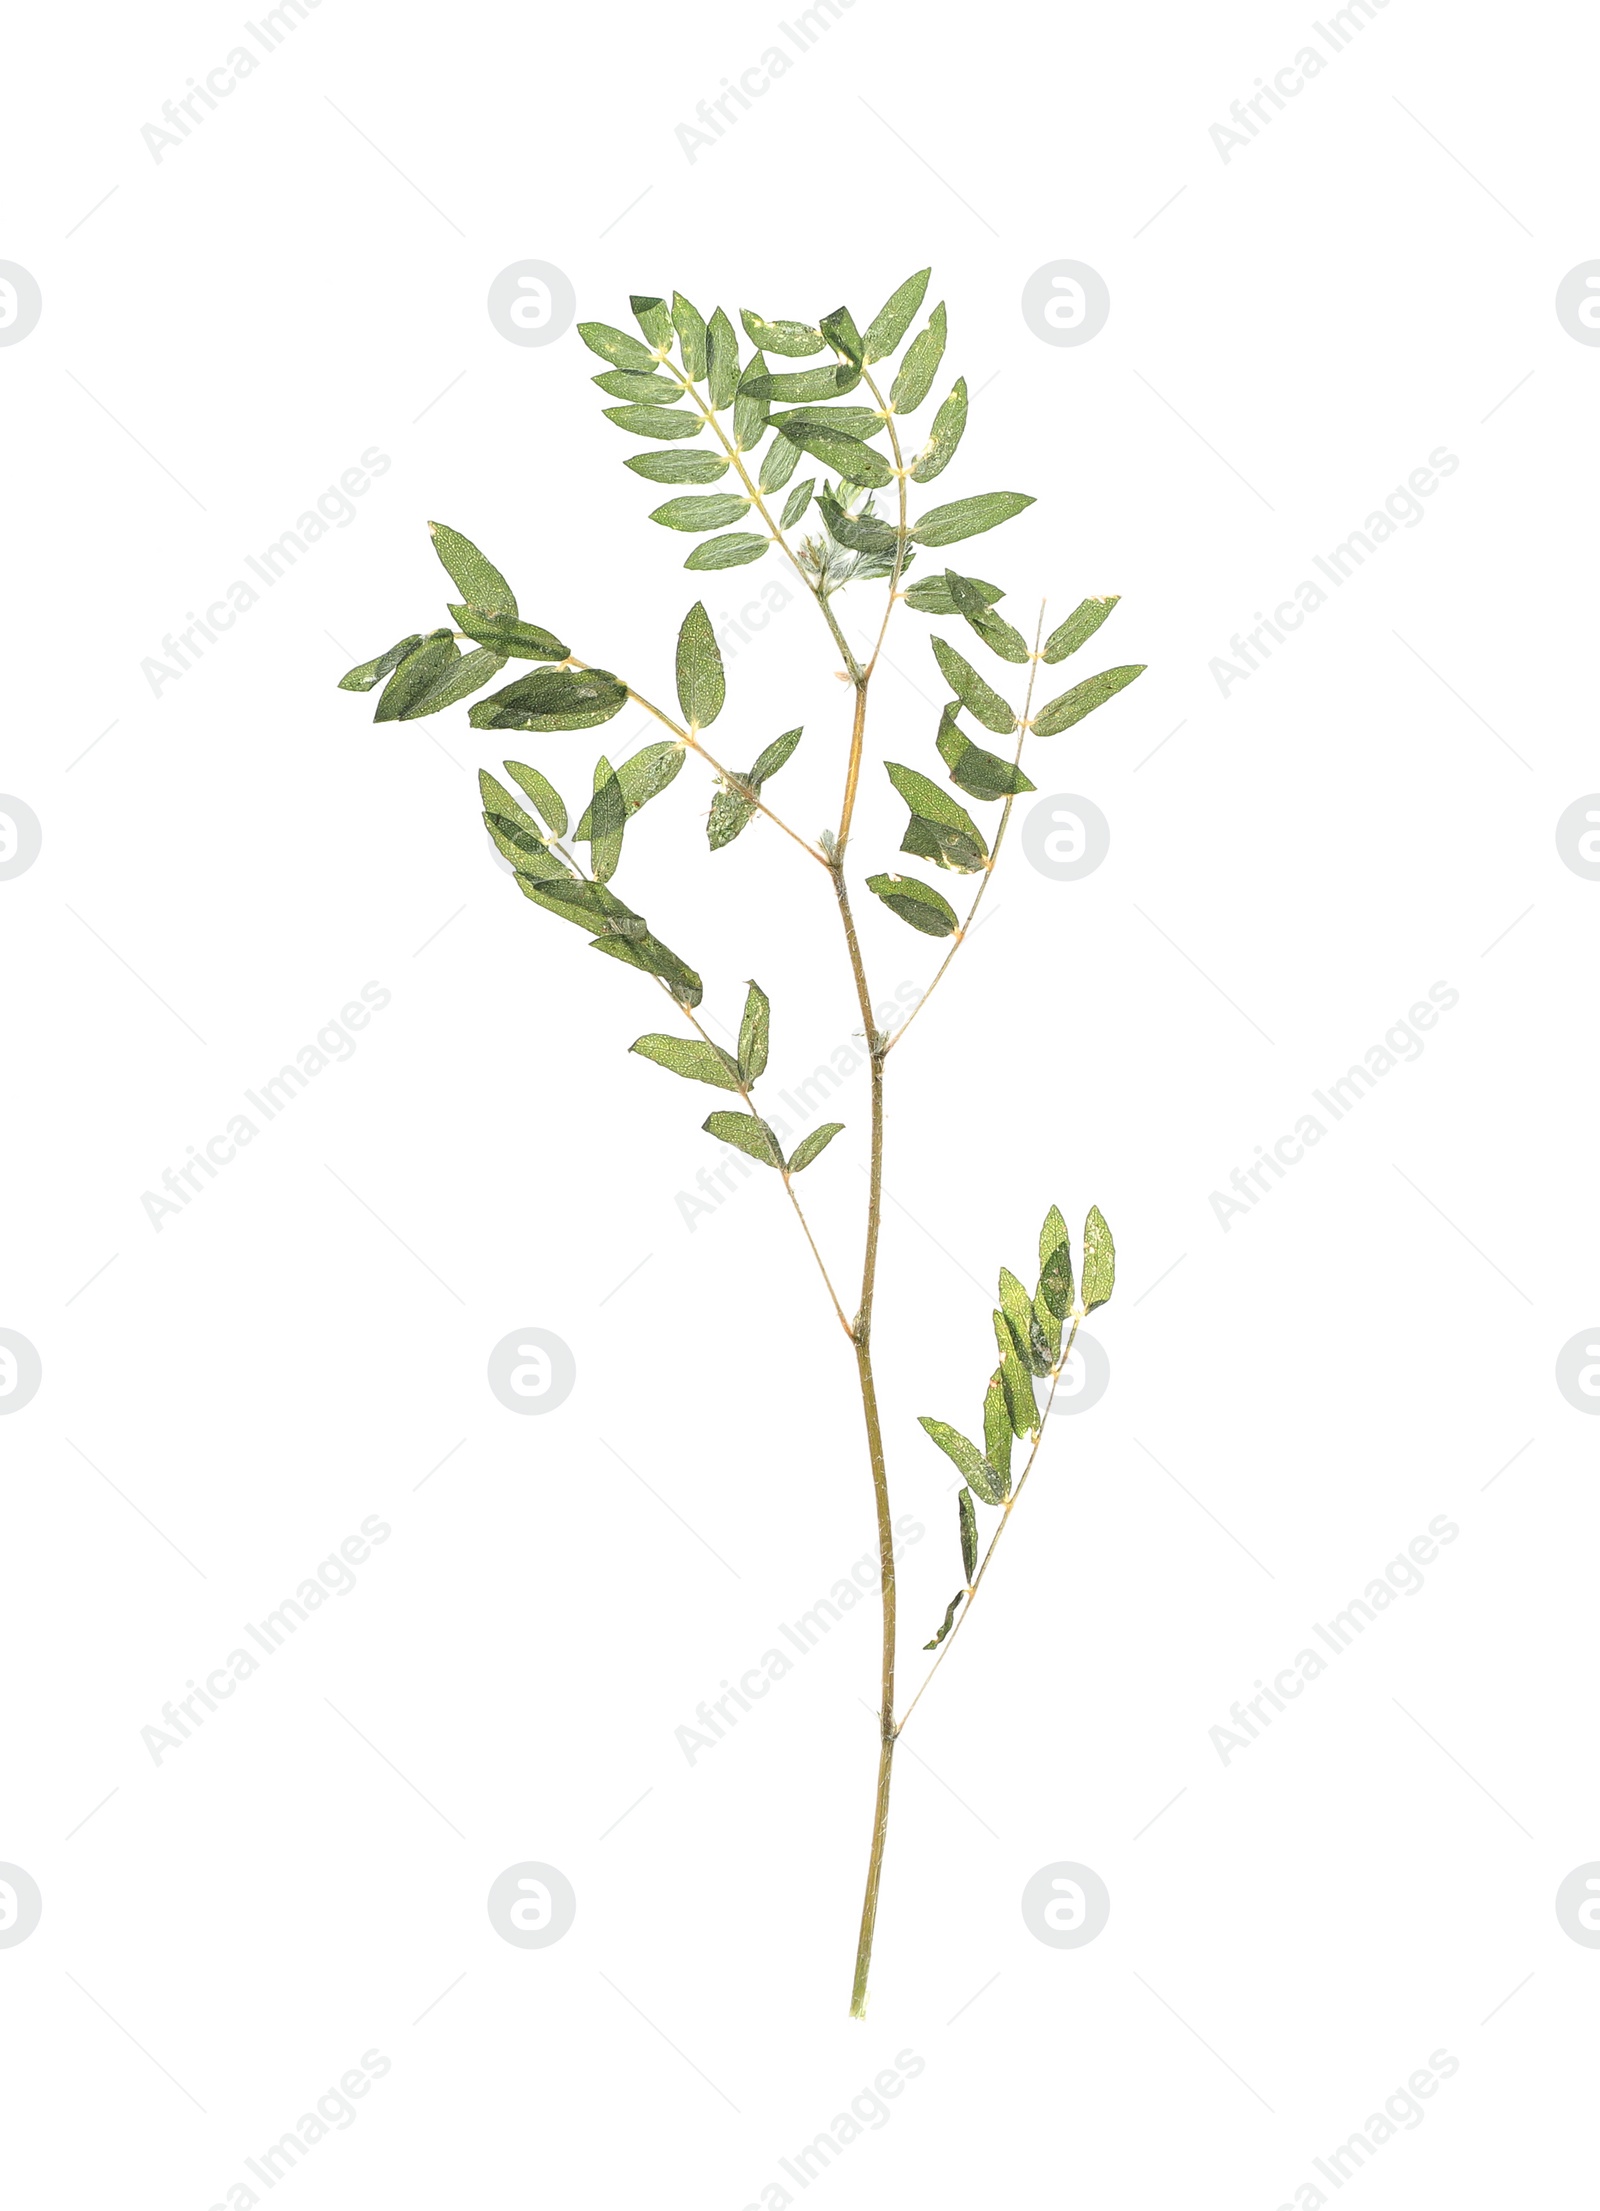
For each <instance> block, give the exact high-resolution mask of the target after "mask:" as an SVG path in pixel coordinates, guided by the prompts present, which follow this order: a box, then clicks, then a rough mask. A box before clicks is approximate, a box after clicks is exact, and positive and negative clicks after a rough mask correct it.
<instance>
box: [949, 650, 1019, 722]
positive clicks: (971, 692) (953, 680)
mask: <svg viewBox="0 0 1600 2211" xmlns="http://www.w3.org/2000/svg"><path fill="white" fill-rule="evenodd" d="M931 642H932V645H933V657H934V659H935V660H936V661H937V662H938V663H939V672H940V674H941V675H942V676H943V677H944V680H945V682H946V683H948V684H949V686H950V688H951V690H952V691H954V693H955V694H956V696H957V698H959V699H960V701H961V703H962V705H963V706H966V707H970V708H971V710H972V712H973V713H974V714H976V715H977V717H978V719H979V721H980V722H982V724H983V726H984V728H985V729H992V730H993V731H994V732H995V733H996V735H997V736H1001V737H1009V736H1010V734H1011V732H1012V731H1013V730H1014V729H1015V728H1016V726H1017V717H1016V715H1015V714H1014V713H1013V712H1012V710H1011V708H1010V707H1009V706H1008V705H1007V704H1006V702H1005V700H1004V699H1003V698H1002V697H1001V696H1000V694H999V692H998V691H996V690H994V689H992V688H991V686H990V685H988V684H987V683H985V682H984V680H983V678H982V676H980V675H979V673H978V671H977V669H976V668H974V667H973V665H972V663H971V662H970V661H967V660H963V659H962V657H961V655H960V654H959V653H958V652H957V651H956V650H955V648H954V647H953V646H951V645H947V644H946V643H945V641H944V639H943V638H942V637H935V638H933V639H932V640H931Z"/></svg>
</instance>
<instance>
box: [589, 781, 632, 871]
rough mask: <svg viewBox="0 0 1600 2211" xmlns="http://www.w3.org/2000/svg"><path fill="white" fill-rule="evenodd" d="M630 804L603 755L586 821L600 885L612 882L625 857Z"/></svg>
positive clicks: (593, 868) (591, 859)
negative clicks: (623, 850) (623, 838)
mask: <svg viewBox="0 0 1600 2211" xmlns="http://www.w3.org/2000/svg"><path fill="white" fill-rule="evenodd" d="M627 819H628V807H627V801H626V800H625V799H624V798H623V795H622V785H621V784H620V783H619V782H618V781H617V777H616V771H615V769H614V768H613V767H612V765H611V763H610V761H609V760H608V759H607V758H606V756H605V754H604V753H602V754H601V755H600V757H599V759H598V760H597V761H596V762H595V764H594V797H593V798H592V799H591V800H590V801H589V807H588V811H587V813H586V814H585V815H584V820H585V821H586V822H587V823H588V824H589V867H590V870H591V872H592V874H593V876H594V879H595V881H596V882H597V883H609V882H610V880H611V878H612V876H613V875H615V874H616V872H617V862H618V861H619V860H620V859H621V858H622V832H623V829H624V828H625V826H626V824H627Z"/></svg>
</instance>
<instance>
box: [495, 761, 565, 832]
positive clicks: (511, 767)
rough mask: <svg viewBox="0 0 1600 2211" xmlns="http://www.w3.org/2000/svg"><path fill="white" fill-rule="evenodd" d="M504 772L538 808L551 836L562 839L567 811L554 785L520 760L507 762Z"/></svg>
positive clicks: (535, 769)
mask: <svg viewBox="0 0 1600 2211" xmlns="http://www.w3.org/2000/svg"><path fill="white" fill-rule="evenodd" d="M505 770H506V773H507V775H509V776H510V777H511V779H512V781H513V782H514V783H517V784H520V785H521V787H522V789H523V790H524V791H526V792H527V794H528V796H529V798H531V799H532V800H533V803H534V805H535V806H537V807H538V809H539V811H540V813H541V814H542V815H543V816H544V818H545V821H546V822H547V824H548V825H549V829H550V834H551V836H552V837H564V836H565V835H566V833H567V809H566V806H565V804H564V803H563V801H562V797H561V793H560V792H559V791H558V790H557V789H556V787H555V785H554V784H553V783H547V782H546V781H545V779H544V777H543V776H542V775H541V774H540V773H539V771H538V769H537V768H530V767H528V766H527V765H526V764H525V763H524V762H523V761H521V760H508V761H507V762H506V763H505ZM492 780H493V779H492V778H491V781H492Z"/></svg>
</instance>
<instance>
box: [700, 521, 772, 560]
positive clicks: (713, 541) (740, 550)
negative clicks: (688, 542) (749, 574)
mask: <svg viewBox="0 0 1600 2211" xmlns="http://www.w3.org/2000/svg"><path fill="white" fill-rule="evenodd" d="M771 542H772V540H771V539H770V538H765V537H758V536H756V535H755V533H754V532H753V531H750V530H734V531H733V532H731V533H730V535H729V536H727V537H708V538H707V539H706V541H705V543H704V544H703V545H697V546H696V547H695V549H694V551H693V552H692V553H691V554H690V555H689V557H688V559H687V560H686V561H685V562H684V564H683V565H684V567H685V568H745V567H748V565H749V563H750V562H751V561H753V560H759V559H760V558H761V556H762V554H763V553H764V552H765V551H766V549H767V547H768V545H770V544H771Z"/></svg>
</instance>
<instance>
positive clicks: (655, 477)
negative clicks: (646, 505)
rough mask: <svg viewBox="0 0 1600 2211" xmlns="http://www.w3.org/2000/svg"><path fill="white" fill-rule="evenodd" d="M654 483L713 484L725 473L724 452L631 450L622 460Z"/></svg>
mask: <svg viewBox="0 0 1600 2211" xmlns="http://www.w3.org/2000/svg"><path fill="white" fill-rule="evenodd" d="M622 465H623V467H624V468H631V469H632V470H633V472H634V474H635V475H636V476H648V477H649V479H650V481H651V483H653V484H714V483H715V482H716V480H717V478H718V477H719V476H726V475H727V473H728V456H727V455H726V453H630V454H629V455H628V458H627V459H626V460H625V461H624V462H623V464H622Z"/></svg>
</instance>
